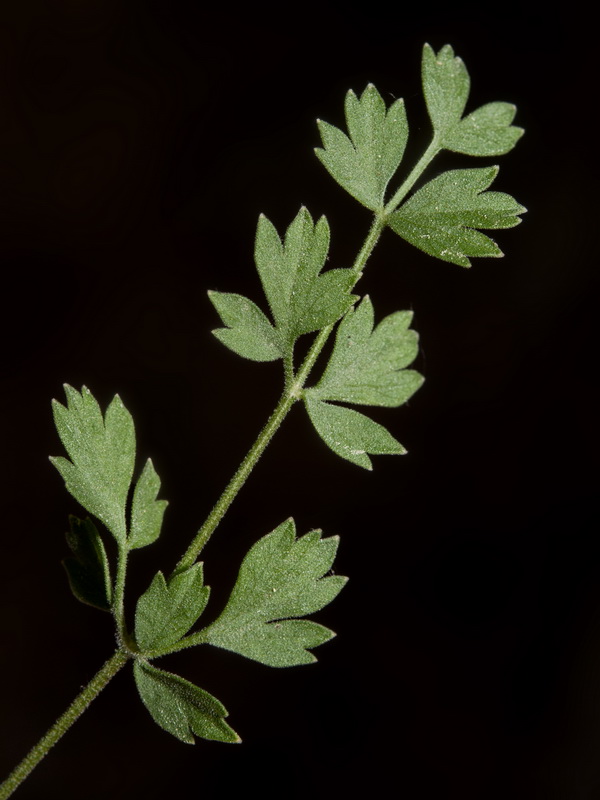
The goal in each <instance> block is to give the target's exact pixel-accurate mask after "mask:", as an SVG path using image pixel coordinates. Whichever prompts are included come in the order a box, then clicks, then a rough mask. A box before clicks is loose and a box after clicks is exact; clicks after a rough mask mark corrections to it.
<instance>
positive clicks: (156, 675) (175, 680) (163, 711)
mask: <svg viewBox="0 0 600 800" xmlns="http://www.w3.org/2000/svg"><path fill="white" fill-rule="evenodd" d="M133 670H134V675H135V682H136V685H137V688H138V692H139V694H140V697H141V699H142V702H143V703H144V705H145V706H146V708H147V709H148V711H149V712H150V715H151V716H152V718H153V719H154V721H155V722H156V724H157V725H159V726H160V727H161V728H163V729H164V730H166V731H167V732H168V733H171V734H173V736H175V737H177V739H180V740H181V741H182V742H185V743H186V744H194V743H195V740H194V734H195V735H196V736H200V737H201V738H203V739H211V740H214V741H218V742H239V741H241V740H240V737H239V736H238V735H237V733H236V732H235V731H234V730H233V729H232V728H230V727H229V725H228V724H227V723H226V722H225V717H227V711H226V709H225V707H224V705H223V704H222V703H220V702H219V701H218V700H217V699H216V697H213V696H212V695H211V694H209V693H208V692H206V691H204V689H201V688H200V687H199V686H195V685H194V684H193V683H190V682H189V681H186V680H185V679H184V678H180V677H179V675H173V673H171V672H165V671H164V670H161V669H157V668H156V667H153V666H151V665H150V664H148V663H147V662H144V661H136V662H135V664H134V665H133Z"/></svg>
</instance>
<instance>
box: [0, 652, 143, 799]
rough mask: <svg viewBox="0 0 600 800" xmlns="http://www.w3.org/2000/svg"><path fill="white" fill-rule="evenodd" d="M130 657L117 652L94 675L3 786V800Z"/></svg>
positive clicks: (0, 791) (0, 792)
mask: <svg viewBox="0 0 600 800" xmlns="http://www.w3.org/2000/svg"><path fill="white" fill-rule="evenodd" d="M128 659H129V656H128V655H127V654H126V653H125V652H124V651H123V650H117V651H116V653H115V654H114V655H113V656H112V658H109V659H108V661H107V662H106V664H105V665H104V666H103V667H102V669H101V670H100V671H99V672H97V673H96V675H94V677H93V678H92V680H91V681H90V682H89V683H88V685H87V686H85V687H84V688H83V690H82V691H81V692H80V693H79V694H78V695H77V697H76V698H75V700H74V701H73V702H72V703H71V705H70V706H69V707H68V708H67V710H66V711H65V713H64V714H62V716H60V717H59V718H58V719H57V720H56V722H55V723H54V725H53V726H52V727H51V728H50V730H49V731H48V732H47V733H46V735H45V736H42V738H41V739H40V741H39V742H38V743H37V744H36V745H35V746H34V747H33V748H32V749H31V750H30V752H29V753H28V754H27V755H26V756H25V758H24V759H23V761H21V763H20V764H19V765H18V766H17V767H15V769H14V770H13V771H12V772H11V773H10V775H9V776H8V778H7V779H6V780H5V781H4V783H2V784H0V800H6V798H7V797H10V796H11V795H12V793H13V792H14V791H15V790H16V789H17V788H18V787H19V786H20V785H21V783H22V782H23V781H24V780H25V778H26V777H27V776H28V775H29V773H30V772H31V771H32V770H33V769H34V768H35V767H36V766H37V765H38V764H39V762H40V761H41V760H42V759H43V758H44V756H46V755H47V754H48V751H49V750H50V748H51V747H53V746H54V745H55V744H56V743H57V742H58V741H59V739H61V738H62V736H63V735H64V734H65V733H66V732H67V731H68V730H69V728H70V727H71V725H72V724H73V723H74V722H75V721H76V720H77V719H78V718H79V717H80V716H81V714H83V712H84V711H85V710H86V708H87V707H88V706H89V705H90V703H91V702H92V700H95V699H96V697H97V696H98V695H99V693H100V692H101V691H102V689H104V687H105V686H106V684H107V683H108V682H109V681H110V680H111V679H112V678H113V677H114V676H115V675H116V674H117V672H118V671H119V670H120V669H121V668H122V667H123V666H124V665H125V664H126V663H127V661H128Z"/></svg>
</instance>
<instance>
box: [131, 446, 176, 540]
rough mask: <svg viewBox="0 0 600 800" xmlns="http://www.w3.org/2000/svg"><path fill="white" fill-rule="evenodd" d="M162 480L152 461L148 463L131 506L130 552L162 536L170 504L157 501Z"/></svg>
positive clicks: (136, 488) (138, 482) (136, 487)
mask: <svg viewBox="0 0 600 800" xmlns="http://www.w3.org/2000/svg"><path fill="white" fill-rule="evenodd" d="M159 489H160V478H159V477H158V475H157V474H156V470H155V469H154V465H153V463H152V460H151V459H148V460H147V461H146V464H145V465H144V469H143V470H142V474H141V475H140V477H139V478H138V480H137V483H136V486H135V491H134V492H133V501H132V504H131V530H130V532H129V539H128V542H127V543H128V545H129V549H130V550H135V549H136V548H138V547H146V545H149V544H152V542H155V541H156V540H157V539H158V537H159V536H160V530H161V528H162V521H163V516H164V513H165V510H166V508H167V506H168V505H169V503H168V502H167V501H166V500H157V499H156V495H157V494H158V491H159Z"/></svg>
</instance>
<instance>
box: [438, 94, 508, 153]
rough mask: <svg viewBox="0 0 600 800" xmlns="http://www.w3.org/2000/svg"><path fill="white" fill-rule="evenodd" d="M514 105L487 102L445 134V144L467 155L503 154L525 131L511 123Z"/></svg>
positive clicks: (447, 147)
mask: <svg viewBox="0 0 600 800" xmlns="http://www.w3.org/2000/svg"><path fill="white" fill-rule="evenodd" d="M516 111H517V109H516V106H513V105H512V104H511V103H488V104H487V105H485V106H481V107H480V108H478V109H477V110H476V111H473V113H471V114H469V115H468V116H466V117H465V118H464V119H462V120H461V121H460V122H459V123H458V125H456V126H455V127H454V128H453V129H452V130H450V131H449V132H448V133H447V135H446V136H445V137H444V147H445V148H446V149H447V150H453V151H454V152H455V153H464V154H465V155H468V156H502V155H504V154H505V153H508V152H509V151H510V150H512V149H513V147H514V146H515V145H516V143H517V142H518V141H519V139H520V138H521V136H522V135H523V133H524V131H523V128H517V127H516V126H515V125H511V122H512V121H513V119H514V118H515V114H516Z"/></svg>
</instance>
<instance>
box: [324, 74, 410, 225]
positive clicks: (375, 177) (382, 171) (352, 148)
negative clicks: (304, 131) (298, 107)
mask: <svg viewBox="0 0 600 800" xmlns="http://www.w3.org/2000/svg"><path fill="white" fill-rule="evenodd" d="M345 112H346V124H347V127H348V133H349V134H350V136H349V137H348V136H346V134H345V133H343V132H342V131H341V130H339V128H335V127H334V126H333V125H329V124H328V123H327V122H322V121H321V120H318V123H317V124H318V126H319V132H320V134H321V139H322V141H323V148H316V149H315V153H316V155H317V157H318V158H319V160H320V161H321V163H322V164H323V166H324V167H325V168H326V169H327V171H328V172H329V173H330V175H331V176H332V177H333V178H334V180H336V181H337V182H338V183H339V184H340V186H342V187H343V188H344V189H345V190H346V191H347V192H348V193H349V194H351V195H352V197H354V198H355V199H356V200H358V201H359V202H360V203H362V204H363V205H365V206H366V207H367V208H370V209H371V210H372V211H377V210H379V209H381V208H383V203H384V195H385V190H386V188H387V185H388V183H389V182H390V180H391V178H392V177H393V176H394V174H395V172H396V170H397V169H398V166H399V165H400V162H401V161H402V157H403V155H404V150H405V148H406V142H407V139H408V122H407V120H406V111H405V108H404V101H403V100H401V99H400V100H396V101H395V102H394V103H392V105H391V106H390V108H389V109H387V110H386V106H385V102H384V101H383V99H382V97H381V95H380V94H379V92H378V91H377V89H376V88H375V87H374V86H373V84H369V85H368V86H367V88H366V89H365V90H364V92H363V93H362V95H361V96H360V99H359V98H358V97H357V96H356V95H355V94H354V92H353V91H352V90H350V91H349V92H348V93H347V95H346V101H345Z"/></svg>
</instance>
